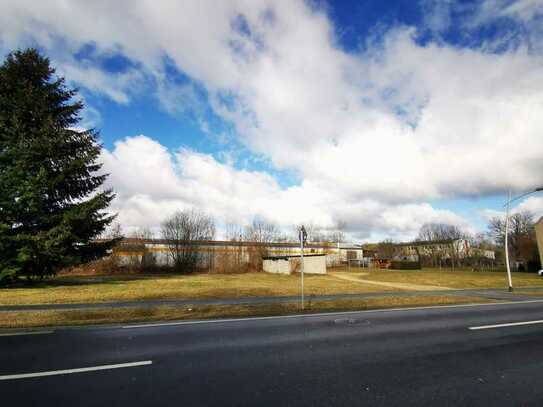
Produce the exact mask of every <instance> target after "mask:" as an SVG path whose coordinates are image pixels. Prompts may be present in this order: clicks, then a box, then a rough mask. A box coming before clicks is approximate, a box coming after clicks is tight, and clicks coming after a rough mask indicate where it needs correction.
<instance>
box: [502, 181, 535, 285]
mask: <svg viewBox="0 0 543 407" xmlns="http://www.w3.org/2000/svg"><path fill="white" fill-rule="evenodd" d="M541 191H543V187H539V188H536V189H534V190H531V191H528V192H525V193H523V194H520V195H519V196H516V197H514V198H513V199H511V190H509V193H508V195H507V203H506V204H505V205H504V206H507V210H506V211H505V242H504V245H505V265H506V267H507V280H508V282H509V292H513V280H512V279H511V267H510V266H509V210H510V207H511V202H513V201H517V200H519V199H520V198H524V197H525V196H527V195H530V194H533V193H534V192H541Z"/></svg>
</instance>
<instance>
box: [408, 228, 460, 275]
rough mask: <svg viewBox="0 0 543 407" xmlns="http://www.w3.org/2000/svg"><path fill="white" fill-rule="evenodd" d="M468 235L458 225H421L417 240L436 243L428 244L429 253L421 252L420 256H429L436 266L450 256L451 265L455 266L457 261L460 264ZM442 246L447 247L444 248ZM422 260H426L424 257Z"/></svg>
mask: <svg viewBox="0 0 543 407" xmlns="http://www.w3.org/2000/svg"><path fill="white" fill-rule="evenodd" d="M468 237H469V236H468V234H467V233H466V232H464V231H463V230H462V229H461V228H459V227H458V226H456V225H451V224H447V223H425V224H424V225H422V226H421V228H420V230H419V234H418V236H417V239H416V240H418V241H422V242H428V243H435V244H429V245H427V246H426V247H427V249H428V252H429V255H427V254H421V253H419V258H421V257H425V256H429V257H430V259H429V260H430V262H431V264H432V266H434V267H435V266H436V265H437V263H438V262H439V264H441V262H442V261H443V260H444V258H450V260H451V265H452V266H453V267H454V265H455V263H456V264H458V263H459V262H461V259H462V258H463V257H464V256H462V255H461V252H462V251H463V250H464V249H465V248H464V247H463V246H462V244H463V240H465V239H467V238H468ZM438 243H440V244H438ZM441 247H446V248H447V249H446V250H443V249H442V248H441ZM421 260H422V261H424V259H421Z"/></svg>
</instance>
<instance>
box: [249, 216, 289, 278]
mask: <svg viewBox="0 0 543 407" xmlns="http://www.w3.org/2000/svg"><path fill="white" fill-rule="evenodd" d="M280 237H281V231H280V230H279V228H278V227H277V225H276V224H274V223H272V222H266V221H264V220H262V219H259V218H255V219H254V220H253V222H252V223H251V224H250V225H248V226H246V227H245V230H244V239H245V240H246V241H249V242H253V243H256V244H255V245H253V246H251V247H248V248H247V250H248V253H249V264H250V267H251V268H253V269H255V270H258V271H259V270H261V269H262V257H264V256H266V255H267V254H268V247H266V246H267V244H269V243H272V242H277V241H278V239H279V238H280Z"/></svg>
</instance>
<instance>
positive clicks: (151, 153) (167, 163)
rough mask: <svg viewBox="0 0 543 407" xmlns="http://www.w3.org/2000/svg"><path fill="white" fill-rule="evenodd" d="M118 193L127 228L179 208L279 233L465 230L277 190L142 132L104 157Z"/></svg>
mask: <svg viewBox="0 0 543 407" xmlns="http://www.w3.org/2000/svg"><path fill="white" fill-rule="evenodd" d="M101 159H102V161H103V162H104V168H103V169H104V171H106V172H108V173H110V174H111V176H110V177H109V179H108V186H110V187H112V188H114V189H115V192H116V193H117V196H118V197H117V199H116V200H115V201H114V203H113V208H112V209H113V210H115V211H118V212H119V222H120V223H121V224H123V225H127V226H129V227H154V226H157V225H159V224H160V223H161V222H162V221H163V220H164V219H165V218H166V217H167V216H169V215H170V214H172V213H173V212H174V211H176V210H178V209H187V208H192V207H197V208H206V210H207V211H208V212H209V213H210V214H211V215H213V216H214V217H215V218H216V219H217V220H218V221H219V222H220V223H222V224H225V223H237V224H240V225H245V224H248V223H250V222H251V220H252V219H253V218H254V217H261V218H264V219H266V220H268V221H271V222H275V223H277V224H278V225H280V226H281V227H282V228H283V229H284V230H287V231H288V230H290V228H291V227H292V226H293V225H295V224H299V223H300V222H305V223H311V224H316V225H319V226H321V227H324V228H329V229H333V228H334V227H335V226H336V225H337V224H338V222H340V221H341V222H346V223H347V225H346V226H347V228H348V230H349V232H350V234H351V236H353V237H359V238H368V237H369V232H370V231H372V230H386V231H387V233H388V235H390V236H394V237H396V238H398V239H402V238H406V237H408V236H411V235H413V234H414V233H416V231H417V230H418V228H419V227H420V226H421V225H422V224H423V223H425V222H433V221H440V222H449V223H454V224H459V225H461V226H466V227H467V226H468V225H467V223H466V222H465V221H464V220H463V219H462V218H461V217H459V216H458V215H456V214H454V213H452V212H450V211H447V210H437V209H434V208H432V207H431V206H430V205H429V204H427V203H423V204H406V205H383V204H382V203H379V202H377V201H374V200H369V199H364V200H354V201H348V200H344V199H343V197H340V196H337V195H336V192H335V191H323V190H321V189H320V188H319V187H318V186H317V185H314V184H312V183H311V182H307V181H305V182H304V183H303V184H302V185H300V186H292V187H289V188H281V187H280V185H278V183H277V182H276V181H275V179H274V178H273V177H271V176H270V175H269V174H267V173H265V172H259V171H247V170H241V169H236V168H235V167H233V166H232V165H231V164H229V163H222V162H219V161H218V160H216V159H215V158H214V157H213V156H211V155H207V154H201V153H198V152H195V151H192V150H189V149H181V150H179V151H177V152H175V153H172V152H170V151H168V150H167V149H166V148H165V147H164V146H162V145H161V144H160V143H159V142H158V141H156V140H153V139H152V138H149V137H146V136H143V135H140V136H136V137H127V138H125V139H124V140H119V141H117V142H116V143H115V147H114V148H113V149H112V151H109V150H104V151H103V153H102V157H101Z"/></svg>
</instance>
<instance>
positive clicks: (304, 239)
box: [300, 225, 307, 310]
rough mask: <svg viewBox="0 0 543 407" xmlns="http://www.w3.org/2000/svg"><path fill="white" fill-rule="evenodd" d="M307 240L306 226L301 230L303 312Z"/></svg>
mask: <svg viewBox="0 0 543 407" xmlns="http://www.w3.org/2000/svg"><path fill="white" fill-rule="evenodd" d="M306 240H307V232H306V231H305V227H304V225H302V227H301V228H300V261H301V264H300V266H301V270H300V271H301V273H300V274H301V278H302V280H301V284H302V287H301V288H302V310H303V309H304V245H305V242H306Z"/></svg>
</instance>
